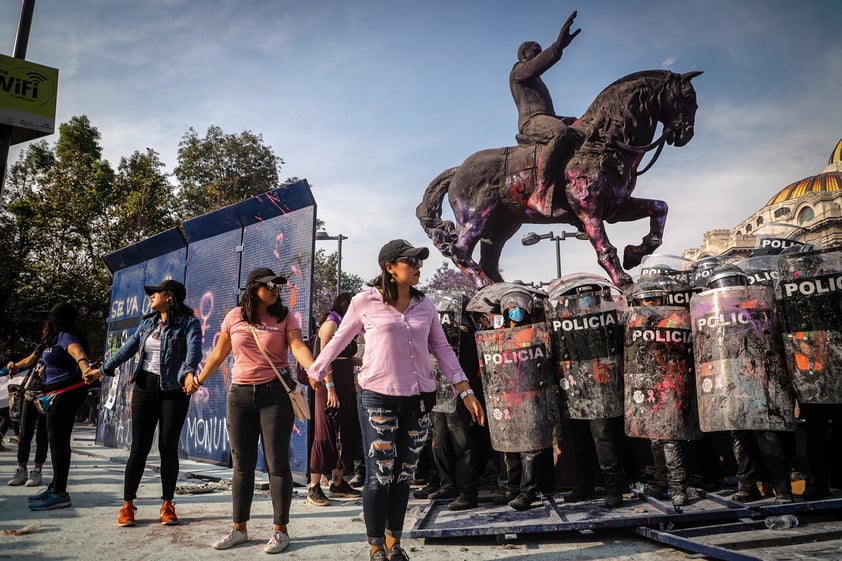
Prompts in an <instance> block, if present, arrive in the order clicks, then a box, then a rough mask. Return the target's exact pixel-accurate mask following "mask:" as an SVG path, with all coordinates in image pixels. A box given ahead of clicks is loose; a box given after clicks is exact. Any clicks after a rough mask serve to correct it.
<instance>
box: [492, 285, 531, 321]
mask: <svg viewBox="0 0 842 561" xmlns="http://www.w3.org/2000/svg"><path fill="white" fill-rule="evenodd" d="M533 307H534V302H533V300H532V294H530V293H529V291H528V290H526V289H525V288H520V287H514V288H512V289H511V290H509V291H507V292H505V293H504V294H503V295H502V296H501V297H500V312H501V313H502V314H503V315H504V316H505V317H506V319H507V320H508V321H511V322H514V323H515V324H522V323H524V322H527V321H529V320H531V316H532V309H533Z"/></svg>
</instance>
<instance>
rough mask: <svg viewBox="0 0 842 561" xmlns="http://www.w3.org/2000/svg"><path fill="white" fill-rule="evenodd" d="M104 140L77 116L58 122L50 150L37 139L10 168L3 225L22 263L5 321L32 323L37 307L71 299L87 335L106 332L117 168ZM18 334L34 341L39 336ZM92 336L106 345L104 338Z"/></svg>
mask: <svg viewBox="0 0 842 561" xmlns="http://www.w3.org/2000/svg"><path fill="white" fill-rule="evenodd" d="M99 139H100V134H99V131H98V130H97V129H96V128H95V127H93V126H92V125H91V123H90V121H89V120H88V118H87V117H85V116H80V117H73V118H72V119H71V120H70V121H68V122H67V123H63V124H62V125H60V126H59V139H58V141H57V142H56V145H55V147H54V148H53V149H50V148H49V145H48V144H46V143H45V142H39V143H35V144H33V145H31V146H30V147H29V148H28V149H27V150H26V151H25V152H24V153H23V154H21V157H20V158H19V159H18V161H17V162H16V163H15V165H14V166H13V169H12V171H11V173H10V177H9V179H10V181H9V184H10V188H9V191H8V193H9V195H8V201H9V203H8V206H6V209H7V212H8V214H4V226H5V227H6V228H10V230H9V232H10V234H11V235H12V236H13V238H14V244H15V248H14V257H13V258H14V259H16V260H17V261H16V263H18V264H19V268H17V270H16V272H17V275H16V277H15V278H14V281H13V286H12V287H11V292H12V295H11V296H10V298H9V302H8V305H7V306H4V309H3V315H4V317H3V319H4V320H12V319H14V320H16V322H17V323H18V324H19V325H20V323H21V322H29V321H34V320H35V318H34V315H35V314H34V312H35V311H36V310H43V309H48V308H49V307H50V306H52V305H53V304H55V303H57V302H59V301H61V300H67V301H72V302H75V303H76V304H77V305H78V307H79V311H80V317H81V318H83V322H82V323H83V327H85V328H86V329H87V330H88V332H89V333H91V334H92V335H93V334H94V333H100V332H101V331H103V329H102V328H103V327H104V321H105V316H106V312H107V309H108V300H109V297H110V294H111V291H110V281H109V278H108V275H107V272H106V271H105V268H104V267H103V265H102V256H103V255H104V253H106V252H107V251H108V250H109V249H110V248H109V247H108V246H107V244H104V243H103V241H104V236H103V235H102V232H103V231H105V230H106V229H107V221H106V217H107V216H108V214H109V211H110V204H111V201H113V199H114V191H113V187H114V172H113V170H112V169H111V166H110V165H109V164H108V162H107V161H104V160H102V159H101V155H102V149H101V148H100V145H99ZM12 224H14V226H11V225H12ZM3 323H4V324H5V321H4V322H3ZM34 323H35V325H36V328H37V321H34ZM18 336H19V337H21V338H24V339H25V340H27V341H29V340H31V339H33V338H34V337H37V333H36V334H32V333H29V334H23V333H21V334H19V335H18ZM91 340H92V343H96V344H99V345H101V344H102V341H101V340H100V338H99V337H92V338H91Z"/></svg>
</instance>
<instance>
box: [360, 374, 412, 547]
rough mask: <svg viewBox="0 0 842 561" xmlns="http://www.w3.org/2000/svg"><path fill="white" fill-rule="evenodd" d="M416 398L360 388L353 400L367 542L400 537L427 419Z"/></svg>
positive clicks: (376, 542) (374, 542)
mask: <svg viewBox="0 0 842 561" xmlns="http://www.w3.org/2000/svg"><path fill="white" fill-rule="evenodd" d="M418 399H419V398H418V396H409V397H399V396H390V395H383V394H379V393H376V392H373V391H369V390H361V391H360V393H359V397H358V400H357V403H358V406H359V416H360V428H361V430H362V437H363V454H364V455H365V462H366V481H365V492H364V493H363V513H364V516H365V529H366V533H367V534H368V541H369V543H370V544H372V545H383V544H384V543H385V541H386V538H385V536H386V534H387V533H388V534H389V535H390V536H392V537H394V538H400V537H401V532H402V531H403V519H404V516H405V515H406V505H407V503H408V502H409V484H410V483H411V482H412V480H413V479H414V477H415V468H417V467H418V456H420V455H421V450H423V449H424V445H425V443H426V440H427V418H426V417H425V416H423V415H421V412H420V408H419V405H418Z"/></svg>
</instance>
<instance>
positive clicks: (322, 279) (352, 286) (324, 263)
mask: <svg viewBox="0 0 842 561" xmlns="http://www.w3.org/2000/svg"><path fill="white" fill-rule="evenodd" d="M336 259H337V254H336V253H330V254H328V253H326V252H325V250H323V249H317V250H316V253H315V255H314V256H313V287H312V290H313V316H314V317H315V318H316V319H317V320H318V319H319V318H321V317H322V316H323V315H324V314H326V313H328V312H329V311H330V306H331V305H332V304H333V300H334V299H335V298H336ZM365 284H366V283H365V281H364V280H363V279H362V277H360V276H358V275H354V274H348V273H346V272H345V271H342V292H350V293H351V294H356V293H357V292H359V291H361V290H362V289H363V288H364V287H365Z"/></svg>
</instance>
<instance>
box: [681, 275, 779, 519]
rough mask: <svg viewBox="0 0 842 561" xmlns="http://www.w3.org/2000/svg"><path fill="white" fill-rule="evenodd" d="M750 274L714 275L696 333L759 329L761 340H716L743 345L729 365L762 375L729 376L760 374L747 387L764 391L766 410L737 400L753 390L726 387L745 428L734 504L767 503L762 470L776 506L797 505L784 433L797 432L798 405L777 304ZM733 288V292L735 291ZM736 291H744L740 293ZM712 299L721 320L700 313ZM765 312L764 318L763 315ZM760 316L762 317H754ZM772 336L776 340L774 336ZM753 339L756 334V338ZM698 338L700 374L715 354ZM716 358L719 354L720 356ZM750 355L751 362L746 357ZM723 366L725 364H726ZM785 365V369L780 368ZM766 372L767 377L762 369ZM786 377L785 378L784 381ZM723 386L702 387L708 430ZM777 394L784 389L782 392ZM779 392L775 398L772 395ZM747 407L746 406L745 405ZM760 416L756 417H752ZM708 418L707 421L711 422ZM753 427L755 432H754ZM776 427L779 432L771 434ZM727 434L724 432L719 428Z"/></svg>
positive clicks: (736, 443) (700, 304)
mask: <svg viewBox="0 0 842 561" xmlns="http://www.w3.org/2000/svg"><path fill="white" fill-rule="evenodd" d="M748 285H749V282H748V279H747V277H746V274H745V272H743V271H742V270H741V269H740V268H739V267H737V266H735V265H722V266H720V267H718V268H716V269H715V270H714V271H713V272H712V273H711V275H710V279H709V281H708V291H706V292H704V293H702V294H700V295H699V296H697V297H695V298H694V299H693V303H692V313H693V322H694V329H695V327H696V326H700V325H706V326H713V325H716V326H724V329H726V330H727V329H729V328H731V327H733V328H746V329H749V328H750V329H755V328H757V329H759V331H758V332H757V335H756V336H754V338H752V336H746V337H735V336H734V335H735V334H731V335H730V336H728V335H726V336H724V337H721V338H720V337H714V338H713V339H716V340H718V341H720V342H722V343H723V344H724V345H728V344H729V340H737V343H738V344H740V345H742V346H741V347H740V348H739V349H730V350H729V349H724V350H723V351H722V354H723V356H724V357H725V359H723V360H727V359H728V357H730V356H731V354H734V353H737V354H739V355H741V358H740V359H741V360H746V361H749V363H750V364H753V365H754V366H755V371H756V372H747V371H746V370H744V369H741V370H740V371H739V372H729V373H727V374H728V375H732V376H738V377H744V378H745V377H747V376H750V375H752V374H755V373H756V374H757V380H756V381H754V382H752V381H747V382H746V383H747V384H750V383H754V384H756V385H757V387H759V388H762V390H761V391H763V392H764V399H765V400H766V403H765V404H762V403H761V404H759V405H757V406H755V405H754V401H755V400H753V399H750V398H748V399H747V398H746V397H745V396H742V397H741V396H738V395H736V392H737V391H744V392H747V393H749V392H751V388H746V387H742V386H740V385H739V382H740V380H738V379H737V380H736V381H737V382H738V384H737V387H736V388H735V389H733V390H727V389H725V388H724V387H723V389H722V391H732V392H734V395H730V396H726V397H727V398H728V399H729V400H731V402H736V403H740V407H742V409H741V410H740V414H739V415H737V416H736V417H735V419H736V421H737V424H739V423H740V422H742V423H743V424H742V425H741V426H739V427H737V428H736V429H734V430H732V431H731V437H732V443H733V451H734V457H735V459H736V461H737V492H736V493H735V494H734V495H732V497H731V499H732V500H735V501H738V502H750V501H756V500H759V499H761V498H762V494H761V493H760V491H759V490H758V488H757V483H758V482H759V481H761V479H762V476H763V474H762V470H764V469H765V472H766V475H767V476H768V477H769V479H770V480H771V483H772V486H773V487H774V490H775V495H776V497H775V502H776V503H791V502H792V500H793V498H792V486H791V483H790V477H789V461H788V459H787V458H786V457H785V455H784V451H783V450H784V449H783V446H782V441H781V437H780V434H779V432H778V431H779V430H794V416H793V407H794V403H793V399H792V393H791V390H790V391H787V388H788V387H789V386H788V384H785V383H784V382H785V380H784V378H785V377H786V373H785V369H783V356H782V353H781V350H780V347H781V343H780V341H779V339H780V337H779V332H778V331H777V329H778V328H777V324H776V318H775V317H774V304H773V298H772V297H771V296H768V295H767V294H766V292H768V291H771V289H770V288H768V287H763V286H753V287H749V286H748ZM732 287H733V288H732ZM718 289H729V290H732V293H731V296H729V295H728V293H727V292H723V291H718V292H715V291H717V290H718ZM734 289H740V290H737V291H734ZM707 298H713V299H717V298H718V300H717V302H718V303H719V305H718V306H717V307H716V309H717V310H721V311H723V313H721V314H720V315H718V316H711V315H702V314H701V312H700V311H699V310H702V309H705V307H706V306H707V305H708V304H709V303H708V302H707V300H706V299H707ZM761 312H762V313H761ZM752 313H754V314H756V315H754V316H752V315H751V314H752ZM770 332H771V336H770V335H769V333H770ZM752 333H753V332H752ZM694 334H695V335H696V336H697V339H696V340H695V341H694V343H695V351H696V367H697V370H698V369H699V368H700V367H701V368H702V369H703V370H704V369H705V366H703V365H701V364H700V360H701V361H705V360H706V359H705V356H704V355H705V353H710V351H711V350H712V349H711V348H709V347H705V344H704V343H702V344H701V347H700V342H701V340H700V339H699V338H698V335H699V333H698V332H695V331H694ZM714 354H715V353H714ZM746 355H748V356H746ZM720 362H723V361H720ZM778 363H780V364H778ZM764 367H765V368H766V369H767V371H766V372H761V371H760V370H761V369H762V368H764ZM781 374H783V375H784V376H783V377H781V376H780V375H781ZM719 385H723V386H726V385H727V384H718V383H717V382H714V381H712V380H708V379H702V380H701V381H700V387H701V388H702V389H701V390H700V391H701V392H702V393H701V394H700V405H699V408H700V420H702V422H703V425H702V429H703V430H708V429H706V428H705V424H704V423H705V422H709V421H711V418H710V417H714V416H711V415H705V412H704V411H703V410H702V409H703V404H702V400H703V399H705V396H707V395H713V394H715V393H716V391H717V387H719ZM777 388H782V389H780V390H778V389H777ZM772 392H774V393H772ZM741 402H742V403H741ZM752 415H754V417H752ZM706 417H707V418H706ZM749 425H752V426H749ZM770 427H773V428H770ZM714 428H715V429H716V428H721V427H714Z"/></svg>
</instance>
